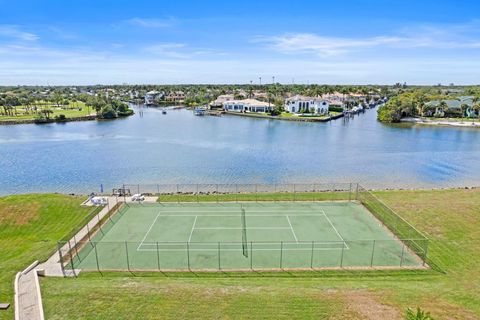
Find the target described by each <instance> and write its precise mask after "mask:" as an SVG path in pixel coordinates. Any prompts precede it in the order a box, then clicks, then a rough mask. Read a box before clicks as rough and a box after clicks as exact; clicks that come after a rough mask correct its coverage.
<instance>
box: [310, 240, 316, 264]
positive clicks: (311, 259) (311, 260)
mask: <svg viewBox="0 0 480 320" xmlns="http://www.w3.org/2000/svg"><path fill="white" fill-rule="evenodd" d="M314 246H315V241H312V254H311V256H310V269H313V248H314Z"/></svg>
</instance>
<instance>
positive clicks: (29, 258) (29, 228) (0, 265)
mask: <svg viewBox="0 0 480 320" xmlns="http://www.w3.org/2000/svg"><path fill="white" fill-rule="evenodd" d="M83 200H85V198H84V197H73V196H66V195H59V194H31V195H15V196H8V197H0V257H1V258H0V301H1V302H10V303H12V304H13V280H14V278H15V274H16V273H17V272H19V271H21V270H23V269H25V268H26V267H27V266H28V265H29V264H30V263H32V262H33V261H35V260H39V261H43V260H46V259H47V258H48V257H49V256H50V255H51V254H52V253H53V252H54V251H55V249H56V243H57V240H59V239H61V238H63V237H64V236H65V235H67V234H68V233H71V232H72V230H74V229H79V228H81V227H82V225H81V222H82V220H83V219H85V217H87V216H89V215H91V216H93V214H94V213H95V211H96V209H95V208H91V207H81V206H80V204H81V203H82V201H83ZM92 210H93V211H92ZM0 316H3V313H0ZM12 317H13V308H11V309H10V310H9V311H8V312H7V316H6V318H5V319H10V318H12ZM2 319H3V317H2Z"/></svg>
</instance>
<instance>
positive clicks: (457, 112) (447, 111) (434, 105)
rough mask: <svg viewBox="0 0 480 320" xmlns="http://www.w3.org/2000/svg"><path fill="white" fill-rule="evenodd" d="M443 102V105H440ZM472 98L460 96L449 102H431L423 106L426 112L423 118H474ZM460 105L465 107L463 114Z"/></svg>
mask: <svg viewBox="0 0 480 320" xmlns="http://www.w3.org/2000/svg"><path fill="white" fill-rule="evenodd" d="M442 102H444V104H442ZM473 104H474V103H473V97H471V96H461V97H458V98H457V99H449V100H433V101H429V102H427V103H426V104H425V106H426V112H425V114H424V116H427V117H432V116H433V117H445V116H453V117H463V116H467V117H475V116H476V112H475V110H474V108H473ZM462 105H466V106H467V108H466V109H465V114H463V113H462Z"/></svg>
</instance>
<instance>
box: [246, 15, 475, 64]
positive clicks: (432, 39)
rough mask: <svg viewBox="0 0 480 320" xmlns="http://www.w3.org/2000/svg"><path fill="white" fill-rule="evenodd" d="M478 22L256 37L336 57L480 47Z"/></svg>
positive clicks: (281, 47)
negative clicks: (362, 33)
mask: <svg viewBox="0 0 480 320" xmlns="http://www.w3.org/2000/svg"><path fill="white" fill-rule="evenodd" d="M478 30H480V26H479V23H478V22H476V21H474V22H471V23H468V24H459V25H443V26H433V25H421V26H415V27H409V28H404V29H403V30H401V31H400V32H399V33H397V34H393V35H378V36H373V37H358V38H355V37H330V36H325V35H320V34H314V33H286V34H282V35H275V36H259V37H255V38H253V40H252V42H254V43H264V44H266V45H267V46H268V47H269V48H271V49H273V50H275V51H278V52H281V53H313V54H318V55H320V56H336V55H341V54H346V53H349V52H353V51H358V50H365V49H371V48H378V47H382V48H397V49H398V48H400V49H414V48H430V49H480V34H479V33H478Z"/></svg>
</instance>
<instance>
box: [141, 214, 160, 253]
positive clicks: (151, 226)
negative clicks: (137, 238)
mask: <svg viewBox="0 0 480 320" xmlns="http://www.w3.org/2000/svg"><path fill="white" fill-rule="evenodd" d="M158 217H160V212H159V213H158V214H157V216H156V217H155V219H154V220H153V222H152V224H151V225H150V228H148V230H147V232H146V233H145V236H144V237H143V239H142V242H140V244H139V245H138V247H137V250H138V249H139V248H140V247H141V246H142V244H143V242H144V241H145V239H147V236H148V234H149V233H150V231H151V230H152V228H153V225H154V224H155V222H157V219H158Z"/></svg>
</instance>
